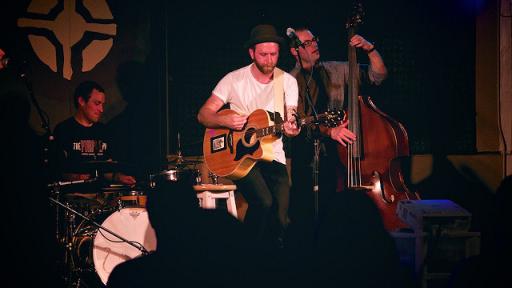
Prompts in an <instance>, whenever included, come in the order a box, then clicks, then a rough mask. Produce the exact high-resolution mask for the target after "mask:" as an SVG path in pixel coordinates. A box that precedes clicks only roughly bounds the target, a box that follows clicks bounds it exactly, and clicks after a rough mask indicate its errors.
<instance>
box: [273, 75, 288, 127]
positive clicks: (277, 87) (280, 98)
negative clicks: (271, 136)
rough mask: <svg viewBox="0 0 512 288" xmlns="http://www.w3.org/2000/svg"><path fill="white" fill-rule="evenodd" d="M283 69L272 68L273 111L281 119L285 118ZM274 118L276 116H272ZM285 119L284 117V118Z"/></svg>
mask: <svg viewBox="0 0 512 288" xmlns="http://www.w3.org/2000/svg"><path fill="white" fill-rule="evenodd" d="M283 86H284V71H283V70H281V69H279V68H277V67H276V68H274V87H273V88H274V112H276V113H279V115H281V119H285V118H286V115H285V114H284V88H283ZM274 118H275V119H276V120H277V119H278V118H277V117H274ZM285 120H286V119H285ZM274 122H275V121H274Z"/></svg>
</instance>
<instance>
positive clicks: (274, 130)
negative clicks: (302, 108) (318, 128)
mask: <svg viewBox="0 0 512 288" xmlns="http://www.w3.org/2000/svg"><path fill="white" fill-rule="evenodd" d="M327 117H328V116H327V115H326V114H320V115H318V119H315V117H314V116H308V117H304V118H302V119H299V120H298V123H297V126H298V127H302V126H304V125H308V124H311V123H313V122H315V120H318V121H319V122H321V121H324V120H325V119H327ZM283 130H284V123H280V124H275V125H272V126H268V127H264V128H260V129H256V130H255V131H254V133H256V137H257V138H261V137H265V136H268V135H276V134H278V133H281V132H283Z"/></svg>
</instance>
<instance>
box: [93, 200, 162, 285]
mask: <svg viewBox="0 0 512 288" xmlns="http://www.w3.org/2000/svg"><path fill="white" fill-rule="evenodd" d="M101 226H103V227H104V228H106V229H109V230H111V231H112V232H114V233H116V234H118V235H119V236H121V237H123V238H125V239H127V240H128V241H131V242H132V243H134V244H136V245H139V246H140V245H142V246H144V248H145V249H146V250H147V251H154V250H156V235H155V231H154V230H153V227H152V226H151V224H150V223H149V218H148V213H147V210H146V209H145V208H133V207H132V208H123V209H121V210H119V211H116V212H114V213H112V215H110V216H108V217H107V219H105V221H104V222H103V223H102V224H101ZM92 254H93V261H94V268H95V270H96V273H97V274H98V276H99V277H100V279H101V282H103V284H107V281H108V277H109V276H110V273H111V272H112V270H113V269H114V267H116V266H117V265H118V264H120V263H122V262H124V261H126V260H129V259H133V258H136V257H138V256H140V255H142V252H141V251H140V250H139V249H137V248H135V247H133V246H132V245H130V244H127V243H125V242H122V241H121V240H119V239H118V238H117V237H115V236H114V235H111V234H110V233H108V232H106V231H104V230H101V229H99V230H98V231H97V232H96V235H95V236H94V242H93V251H92Z"/></svg>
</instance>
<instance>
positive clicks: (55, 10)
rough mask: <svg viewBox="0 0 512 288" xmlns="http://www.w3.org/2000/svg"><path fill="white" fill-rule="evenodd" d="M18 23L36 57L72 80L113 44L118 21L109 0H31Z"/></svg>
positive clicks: (105, 52) (97, 60)
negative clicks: (76, 71) (74, 74)
mask: <svg viewBox="0 0 512 288" xmlns="http://www.w3.org/2000/svg"><path fill="white" fill-rule="evenodd" d="M18 27H20V28H22V29H24V30H25V31H26V33H27V35H28V40H29V41H30V45H31V46H32V49H33V50H34V53H35V54H36V55H37V57H38V58H39V59H40V60H41V61H42V62H43V63H45V64H46V65H47V66H48V67H49V68H50V69H51V70H52V71H54V72H56V73H62V77H64V78H65V79H68V80H71V78H72V76H73V73H74V70H79V71H81V72H87V71H90V70H92V69H93V68H94V67H95V66H96V65H97V64H98V63H100V62H101V61H102V60H103V59H104V58H105V57H106V56H107V54H108V52H109V51H110V49H111V48H112V45H113V42H114V36H115V35H116V33H117V25H116V24H115V22H114V17H113V16H112V13H111V11H110V8H109V6H108V3H107V1H106V0H81V1H80V0H32V1H31V2H30V4H29V6H28V8H27V14H26V15H25V17H22V18H19V19H18Z"/></svg>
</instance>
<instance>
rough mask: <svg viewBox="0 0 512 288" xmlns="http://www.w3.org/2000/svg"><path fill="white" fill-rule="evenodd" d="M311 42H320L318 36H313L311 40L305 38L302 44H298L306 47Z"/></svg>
mask: <svg viewBox="0 0 512 288" xmlns="http://www.w3.org/2000/svg"><path fill="white" fill-rule="evenodd" d="M313 42H316V43H318V42H320V38H318V37H317V36H315V37H313V39H311V40H306V41H304V42H302V44H300V46H302V48H306V47H308V46H311V44H313Z"/></svg>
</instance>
